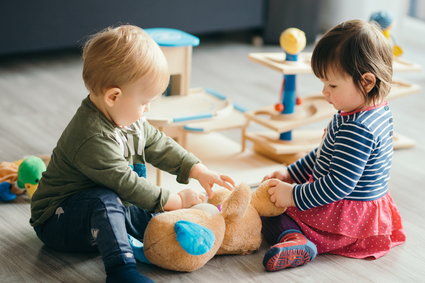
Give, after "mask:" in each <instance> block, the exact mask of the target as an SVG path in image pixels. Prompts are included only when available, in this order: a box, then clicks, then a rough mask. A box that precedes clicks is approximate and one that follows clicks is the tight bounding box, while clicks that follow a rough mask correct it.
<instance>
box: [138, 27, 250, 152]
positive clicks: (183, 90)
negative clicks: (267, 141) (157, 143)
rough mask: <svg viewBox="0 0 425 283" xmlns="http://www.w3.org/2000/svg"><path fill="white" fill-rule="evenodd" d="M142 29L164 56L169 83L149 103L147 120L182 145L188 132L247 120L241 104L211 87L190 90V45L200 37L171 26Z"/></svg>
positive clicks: (237, 124) (223, 127) (229, 126)
mask: <svg viewBox="0 0 425 283" xmlns="http://www.w3.org/2000/svg"><path fill="white" fill-rule="evenodd" d="M145 31H146V32H147V33H148V34H149V35H150V36H151V37H152V38H153V39H154V40H155V41H156V42H157V43H158V45H159V46H160V47H161V49H162V51H163V53H164V55H165V57H166V58H167V61H168V65H169V70H170V75H171V78H170V85H169V86H168V88H167V91H166V92H165V93H164V95H163V96H162V97H161V98H160V99H157V100H155V101H154V102H153V103H152V105H151V110H150V112H148V113H146V114H147V115H146V118H147V119H148V121H149V122H150V123H151V124H153V125H155V126H156V127H158V128H160V129H161V130H163V131H164V132H166V133H167V135H168V136H171V137H172V138H174V139H175V140H176V141H177V142H179V143H180V144H181V145H183V146H184V147H185V146H186V136H187V133H207V132H212V131H220V130H227V129H232V128H243V127H245V126H246V123H247V122H246V119H245V118H244V115H243V112H244V111H245V110H244V109H243V108H242V107H239V106H237V105H234V104H233V103H232V102H231V101H229V99H228V98H227V97H225V96H224V95H222V94H220V93H218V92H217V91H214V90H212V89H202V88H195V89H189V86H190V74H191V62H192V47H193V46H198V45H199V38H197V37H196V36H193V35H191V34H189V33H186V32H183V31H180V30H177V29H170V28H152V29H145Z"/></svg>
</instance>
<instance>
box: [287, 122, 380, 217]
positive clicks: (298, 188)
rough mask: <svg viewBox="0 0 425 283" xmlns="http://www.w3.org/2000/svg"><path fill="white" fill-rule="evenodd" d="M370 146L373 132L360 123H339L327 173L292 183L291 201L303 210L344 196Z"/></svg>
mask: <svg viewBox="0 0 425 283" xmlns="http://www.w3.org/2000/svg"><path fill="white" fill-rule="evenodd" d="M374 146H375V142H374V139H373V134H372V133H371V131H370V130H369V129H368V128H366V127H365V126H364V125H362V124H359V123H355V122H349V123H346V124H343V125H341V127H340V128H339V130H338V132H337V133H336V135H335V144H334V152H333V156H332V158H331V162H330V167H329V173H328V174H327V175H325V176H323V177H321V178H319V179H318V180H315V181H314V182H312V183H305V184H302V185H295V186H294V190H293V197H294V202H295V205H296V206H297V207H298V208H299V209H300V210H306V209H309V208H313V207H317V206H322V205H325V204H329V203H332V202H335V201H337V200H341V199H343V198H345V197H346V196H347V195H349V194H350V193H351V192H352V191H353V190H354V188H355V187H356V184H357V182H358V181H359V179H360V178H361V176H362V174H363V171H364V168H365V166H366V163H367V161H368V160H369V157H370V154H371V152H372V151H373V148H374Z"/></svg>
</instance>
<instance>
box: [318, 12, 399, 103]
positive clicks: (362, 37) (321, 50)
mask: <svg viewBox="0 0 425 283" xmlns="http://www.w3.org/2000/svg"><path fill="white" fill-rule="evenodd" d="M392 62H393V55H392V51H391V47H390V44H389V42H388V40H386V38H385V37H384V35H383V34H382V31H381V30H380V29H379V27H377V26H376V25H375V24H372V23H368V22H365V21H361V20H351V21H346V22H343V23H341V24H339V25H337V26H335V27H334V28H332V29H331V30H329V31H328V32H326V34H325V35H324V36H323V37H322V38H321V39H320V40H319V42H318V43H317V45H316V47H315V48H314V51H313V55H312V59H311V67H312V69H313V72H314V74H315V75H316V76H317V77H318V78H325V79H326V78H327V75H328V74H329V72H331V71H333V72H342V73H345V74H346V75H348V76H350V77H352V78H353V82H354V84H355V85H356V87H357V88H358V89H359V90H361V91H362V93H363V95H364V98H365V102H366V104H376V103H379V102H380V101H382V99H383V98H384V97H386V96H387V95H388V93H389V91H390V89H391V81H392V74H393V67H392ZM368 72H370V73H372V74H373V75H375V77H376V84H375V86H374V87H373V88H372V90H371V91H369V93H367V92H366V91H365V89H364V88H363V85H362V80H363V78H362V75H363V74H365V73H368Z"/></svg>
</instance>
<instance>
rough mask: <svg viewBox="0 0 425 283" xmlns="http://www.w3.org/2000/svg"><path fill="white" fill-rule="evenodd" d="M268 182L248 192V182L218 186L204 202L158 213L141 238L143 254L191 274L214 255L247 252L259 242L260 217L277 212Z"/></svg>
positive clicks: (273, 214)
mask: <svg viewBox="0 0 425 283" xmlns="http://www.w3.org/2000/svg"><path fill="white" fill-rule="evenodd" d="M268 189H269V186H268V181H265V182H263V183H262V184H261V185H260V186H259V187H258V189H257V190H255V191H254V192H252V191H251V188H250V187H249V186H247V185H246V184H241V185H239V186H238V187H237V188H236V189H235V190H233V191H232V192H230V191H228V190H224V189H222V190H218V191H216V192H215V193H214V197H213V198H211V199H209V200H208V203H202V204H199V205H195V206H193V207H191V208H187V209H180V210H175V211H169V212H165V213H161V214H158V215H156V216H155V217H153V218H152V220H151V221H150V222H149V224H148V226H147V228H146V230H145V235H144V239H143V246H144V247H143V251H144V256H145V258H146V259H147V260H148V261H149V262H150V263H152V264H155V265H157V266H160V267H162V268H164V269H169V270H175V271H185V272H191V271H195V270H197V269H199V268H201V267H202V266H204V265H205V264H206V263H207V262H208V261H209V260H210V259H211V258H212V257H214V256H215V255H216V254H217V255H224V254H250V253H253V252H254V251H256V250H258V248H259V247H260V245H261V240H262V237H261V226H262V224H261V218H260V216H276V215H280V214H282V213H283V212H284V211H285V210H286V209H285V208H278V207H276V206H275V205H274V204H273V203H272V202H271V201H270V197H269V194H268V192H267V191H268Z"/></svg>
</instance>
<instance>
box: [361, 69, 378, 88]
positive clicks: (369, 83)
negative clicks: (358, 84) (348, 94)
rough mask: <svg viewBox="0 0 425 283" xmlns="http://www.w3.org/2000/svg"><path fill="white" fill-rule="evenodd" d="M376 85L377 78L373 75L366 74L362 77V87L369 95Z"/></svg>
mask: <svg viewBox="0 0 425 283" xmlns="http://www.w3.org/2000/svg"><path fill="white" fill-rule="evenodd" d="M375 84H376V77H375V75H374V74H372V73H369V72H368V73H364V74H363V75H362V86H363V89H364V90H365V91H366V92H367V93H369V92H370V91H371V90H372V89H373V87H374V86H375Z"/></svg>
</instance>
